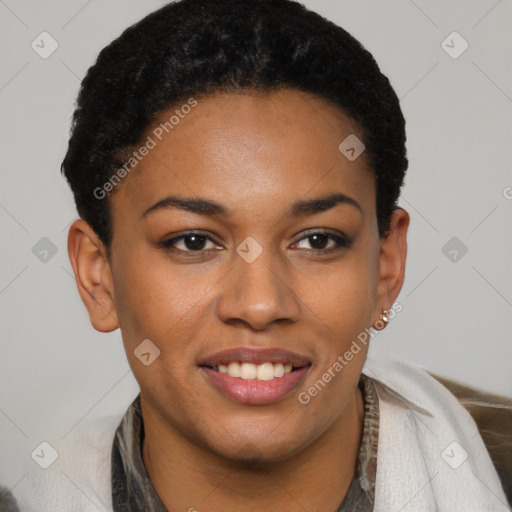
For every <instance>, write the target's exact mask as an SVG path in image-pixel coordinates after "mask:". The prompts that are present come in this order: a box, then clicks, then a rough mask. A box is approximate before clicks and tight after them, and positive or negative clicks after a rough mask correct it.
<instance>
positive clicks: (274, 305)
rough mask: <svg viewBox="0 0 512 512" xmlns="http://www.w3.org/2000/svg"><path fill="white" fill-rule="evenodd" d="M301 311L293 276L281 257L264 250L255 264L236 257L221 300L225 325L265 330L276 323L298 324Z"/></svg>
mask: <svg viewBox="0 0 512 512" xmlns="http://www.w3.org/2000/svg"><path fill="white" fill-rule="evenodd" d="M300 311H301V308H300V301H299V298H298V297H297V295H296V294H295V293H294V291H293V283H292V282H291V277H290V273H289V271H287V269H286V264H285V262H283V261H281V260H280V258H279V256H278V255H272V254H270V251H263V253H262V254H261V255H260V256H259V257H258V258H257V259H256V260H255V261H253V262H252V263H247V262H246V261H244V260H243V259H242V258H241V257H239V256H238V255H234V261H233V268H232V270H231V272H229V273H228V275H227V276H226V278H225V279H224V280H223V282H222V289H221V294H220V297H218V301H217V314H218V316H219V318H220V319H221V320H222V321H223V322H225V323H228V324H232V325H236V324H244V325H248V326H250V327H251V328H252V329H254V330H263V329H265V328H267V327H268V326H269V325H270V324H272V323H273V322H275V323H277V322H286V321H288V322H292V323H293V322H297V321H298V320H299V318H300Z"/></svg>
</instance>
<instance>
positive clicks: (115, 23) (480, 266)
mask: <svg viewBox="0 0 512 512" xmlns="http://www.w3.org/2000/svg"><path fill="white" fill-rule="evenodd" d="M305 3H306V5H308V6H309V7H311V8H313V9H314V10H316V11H318V12H320V13H321V14H323V15H325V16H327V17H328V18H330V19H332V20H334V21H335V22H337V23H338V24H340V25H341V26H343V27H344V28H345V29H347V30H348V31H349V32H351V33H352V34H353V35H354V36H355V37H356V38H358V39H359V40H360V41H361V42H362V43H363V44H364V45H365V46H366V47H367V48H368V49H369V50H370V51H371V52H372V53H373V55H374V56H375V58H376V60H377V62H378V63H379V65H380V67H381V69H382V71H383V72H384V73H385V74H386V75H387V76H388V77H389V78H390V80H391V83H392V85H393V86H394V88H395V90H396V91H397V94H398V96H399V97H400V99H401V105H402V108H403V111H404V115H405V117H406V120H407V133H408V155H409V160H410V167H409V170H408V175H407V180H406V186H405V188H404V190H403V195H402V199H401V201H400V204H401V206H403V207H404V208H405V209H407V210H408V211H409V213H410V214H411V227H410V232H409V237H408V241H409V256H408V264H407V271H406V280H405V284H404V287H403V289H402V293H401V294H400V296H399V299H398V300H399V302H400V303H401V304H402V305H403V310H402V311H401V312H400V313H399V314H398V315H397V316H396V317H395V319H393V321H392V322H391V324H390V326H389V327H388V328H387V329H386V330H385V331H383V332H382V333H380V334H379V335H378V337H376V338H375V339H374V342H373V346H372V348H371V354H372V355H373V356H375V357H394V358H398V359H402V360H405V361H410V362H413V363H416V364H420V365H422V366H424V367H426V368H428V369H430V370H433V371H435V372H438V373H439V374H442V375H445V376H449V377H451V378H454V379H458V380H460V381H462V382H464V383H467V384H470V385H473V386H476V387H479V388H482V389H486V390H489V391H494V392H498V393H502V394H505V395H508V396H512V377H511V366H512V364H511V363H512V344H511V336H510V333H511V332H512V314H511V313H512V272H511V263H512V258H511V256H512V229H511V220H512V188H511V187H512V173H511V168H512V167H511V164H512V155H511V152H512V150H511V147H512V145H511V137H510V136H511V132H512V129H511V128H512V126H511V125H512V116H511V110H512V73H511V65H510V64H511V62H512V56H511V53H512V44H511V43H512V41H511V36H510V34H511V33H512V23H511V16H512V4H511V1H507V0H501V1H495V0H479V1H475V0H473V1H468V0H465V1H451V2H446V1H441V0H438V1H429V2H427V1H420V0H415V1H414V2H413V1H412V0H400V1H398V0H395V1H386V2H382V1H380V0H372V1H368V0H365V1H361V0H354V1H345V0H343V1H341V0H336V1H334V0H313V1H307V2H305ZM162 4H163V2H157V1H144V2H143V1H138V0H137V1H136V0H129V1H122V2H121V1H113V0H103V1H99V0H89V1H88V2H87V1H83V0H66V1H64V0H60V1H57V0H54V1H46V2H41V1H36V0H19V1H15V0H0V16H1V22H0V23H1V25H0V34H1V38H2V41H1V43H2V44H1V49H2V50H1V51H2V63H3V64H2V69H1V73H0V109H1V111H0V115H1V119H2V134H1V144H2V147H1V150H2V151H1V155H2V187H1V193H0V220H1V227H2V247H3V251H2V264H1V272H0V307H1V314H2V332H1V336H2V357H1V360H0V365H1V367H0V375H1V377H0V379H1V381H0V393H1V394H0V429H1V441H0V443H1V446H0V450H1V452H0V460H1V461H2V464H1V467H0V482H1V483H3V484H5V485H8V486H9V487H14V486H18V485H20V486H23V483H22V482H23V479H24V477H25V475H26V471H25V469H24V468H25V467H26V465H27V461H29V462H28V463H29V464H32V461H31V460H30V453H31V452H32V450H34V448H35V447H36V446H38V444H39V443H40V442H41V441H48V442H50V443H51V444H54V445H58V442H59V440H60V439H61V438H62V437H63V436H65V435H66V434H67V433H68V432H70V431H71V430H72V429H73V428H74V427H75V426H76V425H77V424H79V423H80V422H82V421H84V419H86V418H87V419H90V418H94V417H96V416H100V415H103V414H107V413H121V412H122V411H124V409H125V408H126V407H127V406H128V404H129V403H130V401H131V400H132V399H133V397H134V396H135V395H136V393H137V385H136V383H135V381H134V379H133V376H132V374H131V372H130V370H129V367H128V364H127V362H126V357H125V355H124V352H123V348H122V345H121V339H120V334H119V332H118V331H117V332H114V333H112V334H100V333H97V332H96V331H94V330H93V328H92V327H91V325H90V324H89V321H88V317H87V314H86V310H85V308H84V306H83V305H82V303H81V301H80V298H79V296H78V292H77V290H76V287H75V283H74V278H73V276H72V271H71V266H70V264H69V261H68V256H67V249H66V241H67V228H68V226H69V224H70V223H71V222H72V221H73V220H74V218H75V216H76V212H75V210H74V203H73V199H72V196H71V192H70V190H69V189H68V187H67V184H66V183H65V181H64V179H63V178H62V177H61V176H60V172H59V168H60V163H61V161H62V159H63V156H64V153H65V150H66V146H67V137H68V130H69V124H70V118H71V114H72V110H73V104H74V100H75V97H76V94H77V91H78V87H79V84H80V80H81V79H82V77H83V76H84V74H85V72H86V70H87V69H88V67H89V66H90V65H92V64H93V62H94V60H95V58H96V56H97V54H98V52H99V51H100V50H101V49H102V48H103V47H104V46H105V45H106V44H107V43H109V42H110V41H111V40H112V39H113V38H114V37H116V36H117V35H118V34H119V33H120V32H121V31H122V30H123V29H124V28H125V27H127V26H128V25H130V24H131V23H133V22H135V21H136V20H138V19H139V18H141V17H142V16H143V15H145V14H146V13H148V12H150V11H152V10H154V9H156V8H158V7H160V6H161V5H162ZM43 31H47V32H49V33H50V34H51V36H52V37H53V38H54V39H55V40H56V41H57V42H58V45H59V46H58V49H57V50H56V51H55V52H54V53H53V54H52V55H51V56H50V57H48V58H47V59H42V58H41V57H40V56H39V55H38V54H37V53H36V52H35V51H34V50H33V49H32V48H31V43H32V41H33V40H35V39H36V38H37V37H38V36H39V34H40V33H41V32H43ZM453 31H457V32H459V33H460V34H461V35H462V37H463V38H464V39H465V40H466V41H467V42H468V43H469V48H468V49H467V50H466V51H465V52H464V53H463V54H462V55H460V56H459V57H458V58H456V59H454V58H452V57H450V56H449V55H448V54H447V53H446V52H445V51H444V49H443V48H442V46H441V43H442V41H443V40H445V38H446V37H447V36H448V35H449V34H451V33H452V32H453ZM36 42H37V39H36ZM448 43H449V44H450V45H452V46H454V49H452V51H456V50H457V49H459V48H460V47H461V46H460V42H458V41H455V40H454V43H453V44H452V43H451V42H450V39H448ZM46 47H48V46H46ZM507 187H508V188H507ZM43 237H47V238H48V239H49V240H51V242H52V243H53V244H54V245H55V249H56V251H57V252H56V253H55V254H54V255H53V256H52V253H51V252H49V253H48V255H47V258H46V261H40V259H39V258H38V257H37V253H38V251H37V250H35V252H36V254H34V253H33V252H32V250H33V247H34V246H36V244H37V243H38V242H39V241H40V239H41V238H43ZM452 237H457V239H458V240H459V242H457V243H458V244H459V247H458V248H457V247H456V246H453V247H452V246H451V245H449V246H448V247H447V248H445V249H444V252H443V247H445V244H446V243H447V242H448V241H449V240H450V239H452ZM39 243H40V244H43V245H44V244H45V243H46V244H47V242H39ZM460 244H464V246H465V247H466V248H467V253H466V254H464V255H462V252H461V250H460V247H462V246H461V245H460ZM37 247H39V246H36V248H37ZM43 249H44V247H43ZM454 249H455V250H456V251H458V252H457V258H456V261H451V259H450V258H452V259H453V257H454V256H455V253H453V252H452V253H451V254H450V251H453V250H454ZM39 250H41V248H40V247H39ZM445 253H446V254H447V255H445ZM39 256H40V257H42V255H41V254H39ZM18 489H19V488H18Z"/></svg>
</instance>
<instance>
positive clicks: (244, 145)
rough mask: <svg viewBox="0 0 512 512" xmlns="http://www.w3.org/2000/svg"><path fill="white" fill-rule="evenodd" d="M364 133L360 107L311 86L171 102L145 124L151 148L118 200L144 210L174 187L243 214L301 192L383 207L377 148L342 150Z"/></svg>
mask: <svg viewBox="0 0 512 512" xmlns="http://www.w3.org/2000/svg"><path fill="white" fill-rule="evenodd" d="M190 105H194V106H192V107H191V106H190ZM185 106H186V107H185ZM347 137H348V139H347ZM354 137H357V139H354ZM358 139H359V140H361V139H362V135H361V133H360V130H359V128H358V126H357V124H356V123H355V122H354V121H353V120H352V119H351V118H350V117H348V116H347V115H345V114H344V113H343V112H342V111H341V110H340V109H339V108H337V107H335V106H333V105H331V104H330V103H328V102H327V101H325V100H323V99H321V98H318V97H316V96H313V95H311V94H308V93H304V92H299V91H292V90H280V91H273V92H264V93H262V92H252V91H251V92H247V91H244V92H236V93H217V94H215V95H213V96H207V97H196V98H194V99H193V100H192V101H191V100H189V101H187V100H185V101H184V102H183V105H176V106H174V107H173V108H170V109H168V110H166V111H163V112H161V113H160V115H159V117H158V119H157V121H156V122H155V123H154V124H153V125H152V126H151V127H150V128H149V129H148V130H147V131H146V133H145V134H144V136H143V138H142V140H141V146H142V145H146V146H147V147H150V149H149V150H148V151H147V152H145V156H143V157H141V158H140V161H139V162H138V163H137V165H136V167H135V168H134V171H132V172H131V174H130V175H129V176H127V177H126V178H125V180H124V182H123V183H122V185H121V186H120V187H119V190H118V191H117V193H116V194H114V196H113V197H112V204H113V209H114V210H116V209H122V210H126V212H128V211H130V212H135V211H137V212H140V213H142V212H143V211H144V210H146V209H147V208H149V207H151V206H152V205H153V204H154V203H156V202H158V201H159V200H161V199H162V198H163V197H164V196H165V195H181V196H184V197H193V196H198V197H199V196H200V197H210V198H213V199H216V200H217V201H218V202H220V203H222V204H225V205H226V206H227V208H228V209H229V210H232V211H233V212H237V213H238V214H241V212H242V210H250V211H251V212H252V214H254V213H256V212H260V213H262V212H267V211H268V208H269V205H278V204H282V203H290V202H293V201H295V200H296V199H297V198H300V197H306V196H315V195H321V194H325V193H331V192H341V193H345V194H346V195H349V196H351V197H353V198H354V199H356V200H357V202H359V203H360V204H361V206H362V207H363V209H365V210H368V212H367V213H369V214H374V203H375V190H374V178H373V173H372V171H371V168H370V166H369V162H368V158H367V155H366V154H365V153H364V152H363V153H362V154H361V155H360V156H359V157H357V158H356V159H349V158H347V156H346V153H344V152H343V151H340V144H342V143H343V141H345V140H348V141H349V142H351V143H352V145H353V142H354V140H355V141H356V143H357V140H358ZM345 145H346V144H345ZM343 148H344V145H343V144H342V150H343ZM357 149H360V148H356V150H357ZM350 155H351V153H349V156H350ZM115 216H116V215H115V212H114V218H115Z"/></svg>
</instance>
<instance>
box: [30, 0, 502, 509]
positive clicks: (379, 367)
mask: <svg viewBox="0 0 512 512" xmlns="http://www.w3.org/2000/svg"><path fill="white" fill-rule="evenodd" d="M405 140H406V137H405V122H404V118H403V115H402V113H401V110H400V106H399V102H398V99H397V97H396V94H395V92H394V91H393V89H392V88H391V86H390V84H389V81H388V79H387V78H386V77H385V76H383V75H382V74H381V73H380V71H379V68H378V66H377V64H376V63H375V61H374V59H373V57H372V56H371V55H370V54H369V53H368V52H367V51H366V50H365V49H364V48H363V47H362V46H361V45H360V44H359V43H358V42H357V41H356V40H355V39H354V38H353V37H352V36H350V35H349V34H348V33H347V32H346V31H345V30H343V29H342V28H340V27H338V26H336V25H334V24H332V23H330V22H328V21H327V20H325V19H323V18H321V17H320V16H319V15H317V14H315V13H313V12H311V11H308V10H306V9H305V8H303V7H302V6H301V5H300V4H298V3H295V2H292V1H289V0H265V1H264V0H215V1H214V0H182V1H179V2H175V3H172V4H169V5H166V6H165V7H163V8H161V9H159V10H158V11H156V12H154V13H152V14H150V15H149V16H147V17H146V18H144V19H143V20H142V21H140V22H139V23H137V24H135V25H134V26H132V27H130V28H129V29H127V30H126V31H125V32H124V33H123V34H122V35H121V36H120V37H119V38H118V39H116V40H115V41H114V42H112V43H111V44H110V45H109V46H107V47H106V48H105V49H104V50H103V51H102V52H101V53H100V55H99V57H98V60H97V62H96V64H95V65H94V66H93V67H92V68H91V69H90V70H89V72H88V73H87V76H86V77H85V79H84V81H83V83H82V88H81V91H80V95H79V99H78V106H77V109H76V112H75V115H74V119H73V131H72V135H71V139H70V142H69V148H68V152H67V154H66V157H65V159H64V162H63V165H62V170H63V172H64V174H65V176H66V178H67V179H68V181H69V183H70V185H71V188H72V190H73V193H74V196H75V201H76V205H77V209H78V212H79V214H80V217H81V218H80V219H79V220H78V221H76V222H74V223H73V225H72V226H71V228H70V231H69V246H68V247H69V256H70V259H71V263H72V266H73V270H74V273H75V277H76V282H77V286H78V290H79V293H80V295H81V298H82V300H83V302H84V304H85V306H86V308H87V310H88V313H89V317H90V320H91V323H92V325H93V326H94V327H95V328H96V329H97V330H99V331H101V332H110V331H113V330H115V329H117V328H120V330H121V332H122V336H123V342H124V346H125V349H126V354H127V357H128V360H129V363H130V366H131V368H132V371H133V373H134V375H135V377H136V379H137V381H138V383H139V385H140V388H141V393H140V395H139V396H138V397H137V399H136V400H135V401H134V403H133V404H132V405H131V407H130V408H129V409H128V411H126V414H125V415H124V416H123V418H113V419H110V420H108V421H106V422H105V423H104V424H101V425H94V426H88V427H87V428H84V429H83V430H82V434H80V435H79V434H78V433H77V434H76V435H75V437H74V439H71V438H70V440H69V443H68V445H67V446H66V447H63V448H61V449H60V462H59V463H60V464H61V466H60V468H61V470H62V471H60V472H54V473H48V472H47V473H45V474H44V480H43V478H42V477H40V476H35V477H34V478H33V479H32V484H33V492H32V496H27V497H24V498H23V500H24V502H23V503H22V505H24V506H25V507H26V508H27V509H29V508H30V507H32V509H33V510H38V511H43V510H64V509H66V510H97V509H98V508H99V509H100V510H101V509H105V510H115V511H121V510H123V511H125V510H126V511H128V510H129V511H142V510H151V511H165V510H189V511H193V510H209V511H216V510H244V511H256V510H268V511H273V510H275V511H281V510H288V511H294V510H318V511H334V510H338V511H344V512H345V511H349V510H360V511H366V510H368V511H369V510H375V511H390V510H403V511H406V510H415V511H427V510H440V511H454V510H461V511H462V510H464V511H466V510H471V509H474V510H481V511H483V510H489V511H494V510H507V509H508V507H507V498H506V495H505V492H504V489H503V486H502V484H501V482H500V477H499V475H498V473H497V469H496V467H495V466H494V464H493V460H492V459H491V456H490V454H489V452H488V450H487V449H486V446H485V443H484V440H483V438H482V436H481V434H480V433H479V431H478V428H477V425H476V424H475V421H474V420H473V419H472V418H471V416H470V414H469V413H468V412H467V410H466V409H465V408H464V406H463V405H461V403H460V402H459V401H458V400H457V398H456V397H455V396H454V395H453V394H452V393H450V392H449V391H448V390H447V389H446V387H444V386H443V385H441V384H440V383H439V381H438V380H436V379H435V378H434V377H432V376H430V375H429V374H428V373H426V372H425V371H423V370H421V369H418V368H413V367H411V366H408V365H405V364H401V363H394V364H390V363H386V364H384V363H377V362H371V361H368V360H367V359H366V355H367V351H368V346H369V343H370V342H371V339H372V338H373V337H374V336H375V333H376V332H378V331H379V330H382V329H383V328H385V327H386V325H387V323H388V322H389V321H390V320H391V319H392V318H393V317H394V316H395V315H396V314H398V313H399V311H400V303H399V302H398V301H397V298H398V295H399V292H400V289H401V287H402V284H403V280H404V272H405V262H406V254H407V243H406V235H407V229H408V225H409V215H408V214H407V212H406V211H405V210H404V209H402V208H400V207H398V204H397V201H398V198H399V194H400V188H401V186H402V184H403V180H404V175H405V171H406V168H407V158H406V148H405ZM448 384H449V383H448ZM77 469H79V472H78V473H77ZM72 472H73V474H75V475H79V476H78V477H76V476H75V477H74V478H72V479H70V476H69V475H70V474H71V473H72ZM69 480H72V483H73V486H71V485H70V484H69Z"/></svg>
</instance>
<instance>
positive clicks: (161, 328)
mask: <svg viewBox="0 0 512 512" xmlns="http://www.w3.org/2000/svg"><path fill="white" fill-rule="evenodd" d="M203 281H204V280H198V278H195V279H194V276H189V275H187V273H186V271H180V272H177V271H176V268H175V267H174V268H173V267H172V266H171V264H170V263H169V262H168V261H167V260H166V258H165V256H164V255H162V254H158V255H155V254H154V253H153V254H152V255H150V254H149V252H144V251H140V252H139V253H136V252H135V253H131V254H130V255H129V256H128V255H123V256H121V257H120V258H118V261H117V266H116V273H115V279H114V287H115V292H116V309H117V313H118V316H119V319H120V321H121V325H122V326H124V327H125V330H126V331H127V334H128V336H132V335H136V336H137V337H140V336H143V337H149V338H151V336H153V337H154V338H155V339H160V338H161V337H162V336H163V335H164V334H165V333H167V332H169V331H170V330H172V329H173V328H175V326H176V325H177V324H178V322H179V321H180V319H183V318H187V317H188V316H189V315H190V313H191V312H192V311H193V310H194V306H197V305H198V304H199V303H200V301H201V298H202V297H204V295H205V290H208V287H207V286H206V283H204V282H203Z"/></svg>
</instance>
